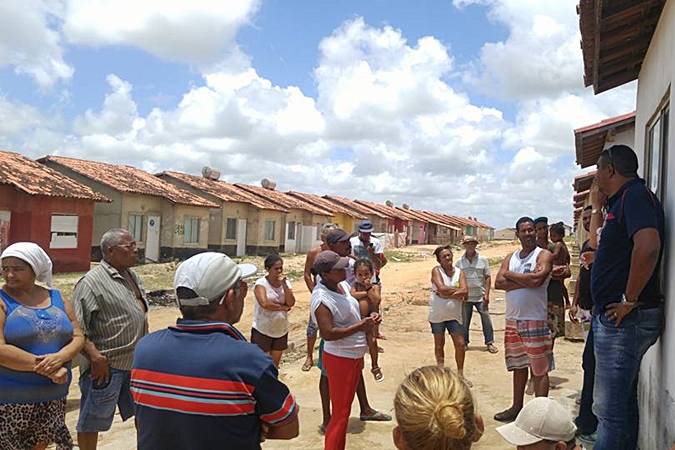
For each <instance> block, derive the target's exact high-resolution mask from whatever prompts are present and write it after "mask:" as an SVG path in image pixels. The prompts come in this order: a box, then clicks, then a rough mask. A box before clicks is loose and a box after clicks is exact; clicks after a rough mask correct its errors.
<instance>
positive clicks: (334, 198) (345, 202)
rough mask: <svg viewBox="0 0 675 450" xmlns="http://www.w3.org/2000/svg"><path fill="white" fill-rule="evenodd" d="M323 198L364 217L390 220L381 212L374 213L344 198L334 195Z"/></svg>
mask: <svg viewBox="0 0 675 450" xmlns="http://www.w3.org/2000/svg"><path fill="white" fill-rule="evenodd" d="M323 198H325V199H327V200H328V201H330V202H333V203H337V204H339V205H342V206H343V207H345V208H347V209H350V210H353V211H354V212H356V213H358V214H361V215H365V216H371V215H374V216H377V217H380V218H382V219H390V217H389V216H388V215H386V214H382V213H381V212H378V211H374V210H373V209H371V208H368V207H366V206H364V205H361V204H359V203H357V202H355V201H352V200H349V199H347V198H344V197H338V196H336V195H324V196H323Z"/></svg>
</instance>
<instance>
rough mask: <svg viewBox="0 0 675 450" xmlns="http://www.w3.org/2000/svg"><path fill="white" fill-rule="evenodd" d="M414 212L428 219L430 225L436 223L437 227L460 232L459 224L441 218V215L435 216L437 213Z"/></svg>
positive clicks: (443, 217)
mask: <svg viewBox="0 0 675 450" xmlns="http://www.w3.org/2000/svg"><path fill="white" fill-rule="evenodd" d="M416 211H417V212H418V213H420V214H423V215H425V216H427V217H429V221H430V222H432V223H436V224H437V225H442V226H444V227H447V228H450V229H453V230H457V231H461V230H462V228H461V226H460V225H459V224H457V222H455V221H450V220H448V218H447V217H445V216H443V215H442V214H437V213H434V212H430V211H421V210H416Z"/></svg>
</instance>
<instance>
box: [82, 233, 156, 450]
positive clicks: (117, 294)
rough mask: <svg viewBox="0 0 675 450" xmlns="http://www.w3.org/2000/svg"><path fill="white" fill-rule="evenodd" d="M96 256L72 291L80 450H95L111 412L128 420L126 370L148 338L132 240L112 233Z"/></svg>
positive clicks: (145, 307)
mask: <svg viewBox="0 0 675 450" xmlns="http://www.w3.org/2000/svg"><path fill="white" fill-rule="evenodd" d="M101 252H102V253H103V260H102V261H101V264H100V265H99V266H98V267H95V268H93V269H92V270H90V271H89V272H87V274H86V275H85V276H84V277H82V278H81V279H80V281H78V282H77V285H76V286H75V290H74V291H73V309H74V310H75V315H76V316H77V320H78V322H79V323H80V327H82V331H83V332H84V335H85V337H86V340H85V344H84V349H83V350H82V355H83V356H84V358H80V391H81V393H82V397H81V399H80V417H79V420H78V422H77V440H78V445H79V448H80V449H82V450H94V449H96V445H97V441H98V433H99V432H100V431H107V430H109V429H110V426H111V425H112V421H113V416H114V415H115V408H116V407H118V408H119V411H120V415H121V416H122V420H127V419H128V418H130V417H132V416H133V415H134V403H133V399H132V397H131V391H130V387H129V378H130V374H131V365H132V362H133V358H134V349H135V348H136V344H137V343H138V341H139V340H140V339H141V338H142V337H143V336H145V335H146V334H147V333H148V321H147V317H146V316H147V312H148V302H147V300H146V298H145V292H144V290H143V283H142V282H141V279H140V278H139V277H138V275H137V274H136V273H135V272H134V271H133V270H132V269H131V267H133V266H134V265H135V264H136V263H137V261H138V253H137V249H136V242H135V241H134V238H133V237H132V236H131V234H129V232H128V231H127V230H123V229H121V228H113V229H111V230H109V231H107V232H106V233H105V234H103V236H102V237H101Z"/></svg>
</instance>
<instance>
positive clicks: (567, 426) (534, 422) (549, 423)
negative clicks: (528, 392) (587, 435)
mask: <svg viewBox="0 0 675 450" xmlns="http://www.w3.org/2000/svg"><path fill="white" fill-rule="evenodd" d="M496 430H497V432H498V433H499V434H501V435H502V437H503V438H504V439H506V440H507V441H508V442H509V443H511V444H513V445H530V444H535V443H537V442H539V441H543V440H547V441H556V442H557V441H563V442H568V441H570V440H572V439H574V434H575V432H576V431H577V427H576V426H575V425H574V422H572V418H571V417H570V414H569V413H568V412H567V410H565V408H563V406H562V405H561V404H560V403H558V402H556V401H555V400H553V399H552V398H548V397H537V398H535V399H533V400H531V401H530V402H529V403H528V404H527V405H525V407H523V409H522V410H521V411H520V413H519V414H518V417H516V420H515V422H512V423H509V424H507V425H502V426H501V427H497V428H496Z"/></svg>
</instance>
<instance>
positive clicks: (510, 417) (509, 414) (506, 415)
mask: <svg viewBox="0 0 675 450" xmlns="http://www.w3.org/2000/svg"><path fill="white" fill-rule="evenodd" d="M516 417H518V413H517V412H514V411H512V410H510V409H507V410H504V411H502V412H498V413H497V414H495V417H494V419H495V420H496V421H497V422H513V421H514V420H516Z"/></svg>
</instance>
